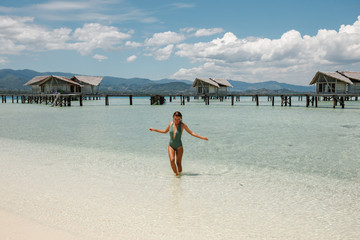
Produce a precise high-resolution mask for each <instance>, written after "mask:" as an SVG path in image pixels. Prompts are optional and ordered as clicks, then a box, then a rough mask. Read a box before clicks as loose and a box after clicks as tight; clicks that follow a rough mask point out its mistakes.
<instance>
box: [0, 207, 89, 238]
mask: <svg viewBox="0 0 360 240" xmlns="http://www.w3.org/2000/svg"><path fill="white" fill-rule="evenodd" d="M0 226H1V227H0V239H3V240H33V239H34V240H49V239H51V240H64V239H66V240H81V239H82V238H80V237H76V236H74V235H72V234H71V233H67V232H65V231H62V230H59V229H55V228H51V227H48V226H45V225H42V224H40V223H38V222H36V221H34V220H31V219H28V218H25V217H22V216H19V215H16V214H13V213H10V212H7V211H4V210H2V209H0Z"/></svg>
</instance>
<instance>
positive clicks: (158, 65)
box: [0, 0, 360, 85]
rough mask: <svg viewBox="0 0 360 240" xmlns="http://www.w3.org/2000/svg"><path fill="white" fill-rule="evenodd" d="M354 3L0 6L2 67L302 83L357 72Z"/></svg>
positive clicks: (358, 8) (358, 28) (359, 28)
mask: <svg viewBox="0 0 360 240" xmlns="http://www.w3.org/2000/svg"><path fill="white" fill-rule="evenodd" d="M359 16H360V1H355V0H343V1H333V0H327V1H316V0H312V1H308V0H303V1H289V0H287V1H283V0H273V1H264V0H257V1H239V0H237V1H235V0H234V1H230V0H223V1H214V2H212V1H205V0H198V1H167V0H151V1H138V0H132V1H130V0H102V1H100V0H86V1H79V0H74V1H66V0H64V1H49V0H48V1H36V0H32V1H29V0H17V1H13V0H11V1H10V0H2V1H1V2H0V68H1V69H3V68H12V69H33V70H36V71H40V72H46V71H62V72H71V73H76V74H86V75H94V76H116V77H125V78H132V77H144V78H150V79H152V80H158V79H162V78H175V79H187V80H193V79H194V78H195V77H213V78H226V79H232V80H239V81H245V82H262V81H269V80H276V81H279V82H286V83H291V84H298V85H307V84H308V83H309V82H310V81H311V79H312V77H313V76H314V75H315V73H316V72H317V71H336V70H348V71H360V18H359Z"/></svg>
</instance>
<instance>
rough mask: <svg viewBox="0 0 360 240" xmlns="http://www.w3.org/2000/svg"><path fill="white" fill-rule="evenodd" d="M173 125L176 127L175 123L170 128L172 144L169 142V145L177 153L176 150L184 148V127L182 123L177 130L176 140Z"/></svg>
mask: <svg viewBox="0 0 360 240" xmlns="http://www.w3.org/2000/svg"><path fill="white" fill-rule="evenodd" d="M173 125H174V123H172V124H171V126H170V142H169V145H170V147H172V148H173V149H174V150H175V151H176V149H178V148H179V147H181V146H182V142H181V125H182V123H180V124H179V126H178V128H177V131H176V134H175V138H174V128H173Z"/></svg>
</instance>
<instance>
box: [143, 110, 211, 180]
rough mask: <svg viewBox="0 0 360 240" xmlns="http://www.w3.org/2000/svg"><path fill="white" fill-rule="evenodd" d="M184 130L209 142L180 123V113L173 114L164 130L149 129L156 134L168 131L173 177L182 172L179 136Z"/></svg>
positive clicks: (181, 149) (181, 152)
mask: <svg viewBox="0 0 360 240" xmlns="http://www.w3.org/2000/svg"><path fill="white" fill-rule="evenodd" d="M184 129H185V130H186V131H187V132H188V133H189V134H190V135H192V136H194V137H197V138H200V139H203V140H206V141H207V140H209V139H208V138H207V137H202V136H200V135H198V134H196V133H194V132H193V131H191V130H190V129H189V128H188V126H187V125H186V124H185V123H183V122H182V115H181V113H180V112H175V113H174V114H173V121H172V122H170V123H169V125H168V126H167V128H166V129H165V130H158V129H154V128H150V129H149V130H150V131H155V132H158V133H167V132H169V130H170V142H169V146H168V152H169V158H170V164H171V168H172V170H173V171H174V173H175V176H179V174H181V172H182V166H181V159H182V155H183V153H184V148H183V146H182V142H181V135H182V132H183V130H184ZM175 154H176V164H175Z"/></svg>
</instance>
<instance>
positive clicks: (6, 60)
mask: <svg viewBox="0 0 360 240" xmlns="http://www.w3.org/2000/svg"><path fill="white" fill-rule="evenodd" d="M5 63H8V59H7V58H6V57H1V56H0V64H5Z"/></svg>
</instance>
